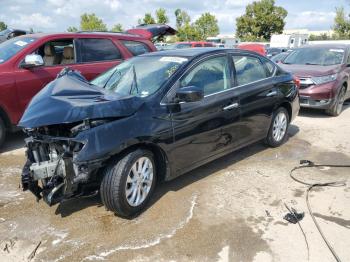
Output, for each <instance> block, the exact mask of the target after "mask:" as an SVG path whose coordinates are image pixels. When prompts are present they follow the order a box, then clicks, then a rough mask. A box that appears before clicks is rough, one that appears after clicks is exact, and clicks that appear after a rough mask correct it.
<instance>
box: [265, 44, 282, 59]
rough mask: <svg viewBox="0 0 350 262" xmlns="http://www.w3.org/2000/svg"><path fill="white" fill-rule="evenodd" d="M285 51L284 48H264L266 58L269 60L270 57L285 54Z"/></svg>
mask: <svg viewBox="0 0 350 262" xmlns="http://www.w3.org/2000/svg"><path fill="white" fill-rule="evenodd" d="M286 51H287V49H286V48H276V47H269V48H266V56H267V58H270V59H271V57H273V56H275V55H278V54H280V53H283V52H286Z"/></svg>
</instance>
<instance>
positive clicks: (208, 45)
mask: <svg viewBox="0 0 350 262" xmlns="http://www.w3.org/2000/svg"><path fill="white" fill-rule="evenodd" d="M204 47H213V45H212V44H204Z"/></svg>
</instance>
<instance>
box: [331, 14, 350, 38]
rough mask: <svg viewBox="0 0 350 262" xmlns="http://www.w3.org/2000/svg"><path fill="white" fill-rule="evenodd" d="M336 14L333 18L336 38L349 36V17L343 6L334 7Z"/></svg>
mask: <svg viewBox="0 0 350 262" xmlns="http://www.w3.org/2000/svg"><path fill="white" fill-rule="evenodd" d="M335 11H336V16H335V18H334V26H333V29H334V32H335V35H336V38H337V39H349V38H350V19H349V18H348V17H347V15H346V14H345V10H344V7H339V8H336V9H335Z"/></svg>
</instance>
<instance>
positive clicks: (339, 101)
mask: <svg viewBox="0 0 350 262" xmlns="http://www.w3.org/2000/svg"><path fill="white" fill-rule="evenodd" d="M345 95H346V88H345V86H343V87H342V88H341V89H340V92H339V95H338V96H337V98H336V101H335V103H334V105H332V107H331V108H329V109H327V110H326V114H327V115H330V116H339V115H340V113H341V112H342V110H343V104H344V102H345Z"/></svg>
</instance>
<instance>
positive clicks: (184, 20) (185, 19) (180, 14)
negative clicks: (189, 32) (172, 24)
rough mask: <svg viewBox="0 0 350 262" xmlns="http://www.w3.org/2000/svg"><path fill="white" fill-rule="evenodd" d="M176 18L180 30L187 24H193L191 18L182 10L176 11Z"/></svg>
mask: <svg viewBox="0 0 350 262" xmlns="http://www.w3.org/2000/svg"><path fill="white" fill-rule="evenodd" d="M175 17H176V27H177V28H178V29H179V28H180V27H182V26H184V25H185V24H189V23H191V17H190V16H189V15H188V14H187V13H186V12H185V11H182V10H181V9H176V10H175Z"/></svg>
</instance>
